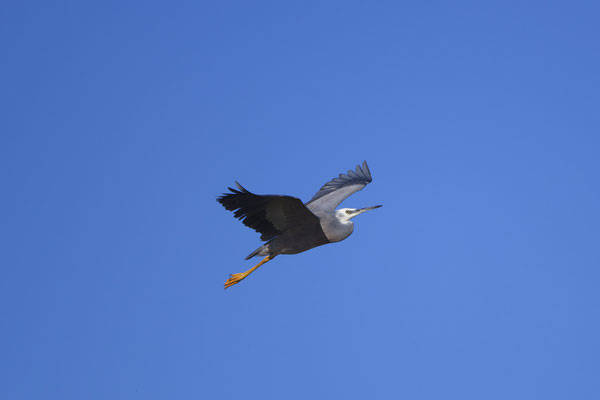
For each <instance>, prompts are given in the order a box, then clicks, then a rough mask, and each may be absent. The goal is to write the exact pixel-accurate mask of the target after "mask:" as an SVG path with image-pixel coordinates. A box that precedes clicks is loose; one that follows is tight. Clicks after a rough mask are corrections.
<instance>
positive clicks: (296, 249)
mask: <svg viewBox="0 0 600 400" xmlns="http://www.w3.org/2000/svg"><path fill="white" fill-rule="evenodd" d="M371 180H372V178H371V173H370V171H369V167H368V166H367V163H366V161H365V162H363V165H362V168H361V167H360V166H357V167H356V170H355V171H352V170H350V171H348V174H340V175H339V177H338V178H334V179H333V180H331V181H329V182H327V183H326V184H325V185H323V186H322V187H321V189H320V190H319V191H318V192H317V193H316V194H315V195H314V196H313V198H312V199H311V200H310V201H309V202H308V203H306V204H303V203H302V201H301V200H300V199H298V198H296V197H291V196H277V195H256V194H254V193H251V192H249V191H248V190H246V189H245V188H244V187H242V186H241V185H240V184H239V183H237V182H236V186H237V189H232V188H229V190H230V191H231V193H225V194H223V195H222V196H220V197H219V198H217V201H218V202H219V203H221V204H222V205H223V206H224V207H225V208H226V209H227V210H229V211H233V212H234V216H235V217H236V218H239V219H240V220H242V222H243V223H244V224H245V225H246V226H248V227H250V228H252V229H254V230H256V231H257V232H259V233H261V237H260V238H261V240H264V241H266V243H265V244H264V245H262V246H261V247H259V248H258V249H256V250H255V251H253V252H252V253H250V254H249V255H248V257H246V259H249V258H252V257H254V256H266V258H265V259H263V260H262V261H261V262H260V263H259V264H258V265H256V266H255V267H253V268H251V269H250V270H248V271H246V272H244V273H241V274H232V275H231V277H230V278H229V280H228V281H227V282H226V283H225V288H228V287H230V286H233V285H234V284H236V283H238V282H239V281H241V280H242V279H244V278H245V277H246V276H248V275H249V274H250V273H251V272H252V271H254V270H255V269H256V268H258V267H260V266H261V265H262V264H264V263H265V262H267V261H269V260H271V259H273V258H274V257H275V256H277V255H279V254H297V253H301V252H303V251H306V250H310V249H312V248H314V247H317V246H321V245H324V244H327V243H333V242H339V241H341V240H344V239H346V238H347V237H348V236H350V234H352V231H353V230H354V223H353V222H352V221H351V220H350V219H351V218H353V217H355V216H356V215H359V214H362V213H363V212H365V211H367V210H371V209H373V208H377V207H381V206H375V207H367V208H361V209H353V208H342V209H339V210H336V209H335V207H337V206H338V205H339V204H340V203H341V202H342V201H343V200H345V199H346V198H347V197H348V196H350V195H351V194H353V193H355V192H357V191H359V190H361V189H362V188H363V187H365V186H366V185H367V184H368V183H369V182H371Z"/></svg>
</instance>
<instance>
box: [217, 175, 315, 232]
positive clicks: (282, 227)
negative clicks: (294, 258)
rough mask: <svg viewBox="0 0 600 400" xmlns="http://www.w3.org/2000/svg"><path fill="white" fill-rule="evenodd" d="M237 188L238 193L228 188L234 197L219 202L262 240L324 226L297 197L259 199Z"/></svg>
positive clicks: (262, 196)
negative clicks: (286, 232) (301, 228)
mask: <svg viewBox="0 0 600 400" xmlns="http://www.w3.org/2000/svg"><path fill="white" fill-rule="evenodd" d="M235 184H236V185H237V189H233V188H228V189H229V190H230V191H231V193H223V195H222V196H220V197H218V198H217V201H218V202H219V203H221V204H222V205H223V207H225V208H226V209H227V210H229V211H233V215H234V216H235V217H236V218H238V219H240V220H241V221H242V222H243V223H244V225H246V226H247V227H250V228H252V229H254V230H255V231H257V232H259V233H260V234H261V236H260V240H263V241H267V240H271V239H273V238H275V237H277V236H279V235H281V234H282V233H283V232H284V231H286V230H288V229H290V228H298V227H300V226H302V225H312V226H320V222H319V218H318V217H317V216H316V215H315V214H313V213H312V212H310V210H309V209H308V208H306V206H304V204H302V200H300V199H298V198H296V197H291V196H276V195H257V194H254V193H251V192H249V191H248V190H246V189H245V188H244V187H242V185H240V184H239V183H237V182H236V183H235Z"/></svg>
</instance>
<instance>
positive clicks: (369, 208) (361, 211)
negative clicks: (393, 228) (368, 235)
mask: <svg viewBox="0 0 600 400" xmlns="http://www.w3.org/2000/svg"><path fill="white" fill-rule="evenodd" d="M379 207H381V206H373V207H365V208H359V209H358V210H356V211H357V213H356V215H358V214H362V213H364V212H365V211H369V210H374V209H376V208H379Z"/></svg>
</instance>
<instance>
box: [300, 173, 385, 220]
mask: <svg viewBox="0 0 600 400" xmlns="http://www.w3.org/2000/svg"><path fill="white" fill-rule="evenodd" d="M372 180H373V178H372V177H371V171H370V170H369V166H368V165H367V162H366V161H363V164H362V167H361V166H360V165H357V166H356V169H355V170H354V171H353V170H349V171H348V172H347V173H346V174H340V175H339V176H338V177H337V178H333V179H332V180H330V181H329V182H327V183H325V184H324V185H323V186H322V187H321V189H319V191H318V192H317V193H316V194H315V195H314V196H313V198H312V199H310V201H309V202H308V203H306V206H307V207H308V208H309V209H310V210H317V209H318V210H323V211H333V210H335V208H336V207H337V206H339V205H340V203H341V202H342V201H344V200H345V199H347V198H348V197H349V196H350V195H352V194H354V193H356V192H358V191H359V190H361V189H362V188H364V187H365V186H367V184H368V183H370V182H371V181H372Z"/></svg>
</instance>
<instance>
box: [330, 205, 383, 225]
mask: <svg viewBox="0 0 600 400" xmlns="http://www.w3.org/2000/svg"><path fill="white" fill-rule="evenodd" d="M379 207H381V206H373V207H365V208H358V209H356V208H340V209H339V210H335V216H336V218H337V219H338V220H339V221H342V222H348V221H350V220H351V219H352V218H354V217H356V216H357V215H360V214H362V213H364V212H365V211H369V210H373V209H375V208H379Z"/></svg>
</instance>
